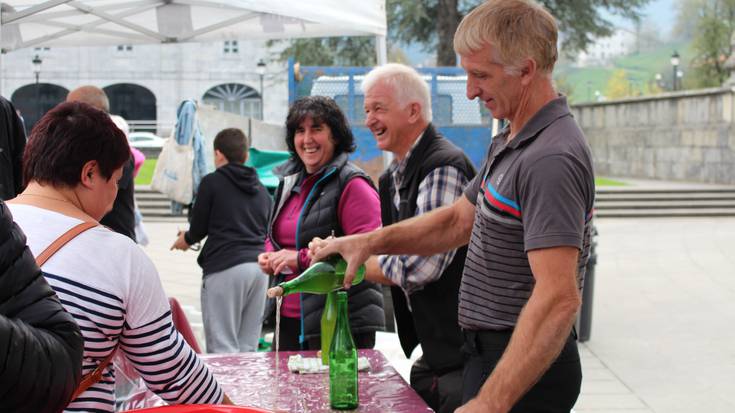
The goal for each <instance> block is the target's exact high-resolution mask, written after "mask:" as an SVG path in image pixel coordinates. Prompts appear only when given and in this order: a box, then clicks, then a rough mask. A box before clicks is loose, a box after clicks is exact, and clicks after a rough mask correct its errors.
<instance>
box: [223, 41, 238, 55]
mask: <svg viewBox="0 0 735 413" xmlns="http://www.w3.org/2000/svg"><path fill="white" fill-rule="evenodd" d="M223 51H224V52H225V54H237V53H240V45H238V43H237V40H225V46H224V49H223Z"/></svg>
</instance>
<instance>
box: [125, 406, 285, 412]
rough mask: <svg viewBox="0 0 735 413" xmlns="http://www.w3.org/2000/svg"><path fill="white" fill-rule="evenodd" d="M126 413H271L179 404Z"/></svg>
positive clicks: (243, 408)
mask: <svg viewBox="0 0 735 413" xmlns="http://www.w3.org/2000/svg"><path fill="white" fill-rule="evenodd" d="M127 413H273V412H272V411H270V410H264V409H258V408H256V407H240V406H222V405H214V404H180V405H177V406H161V407H151V408H148V409H138V410H128V411H127Z"/></svg>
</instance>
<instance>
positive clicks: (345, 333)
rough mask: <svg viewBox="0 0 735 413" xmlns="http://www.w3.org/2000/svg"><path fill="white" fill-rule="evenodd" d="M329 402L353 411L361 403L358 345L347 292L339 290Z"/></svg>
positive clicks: (333, 405) (331, 350)
mask: <svg viewBox="0 0 735 413" xmlns="http://www.w3.org/2000/svg"><path fill="white" fill-rule="evenodd" d="M329 404H330V405H331V406H332V408H333V409H337V410H352V409H356V408H357V405H358V394H357V346H355V341H354V340H353V339H352V334H351V333H350V319H349V316H348V314H347V293H346V292H344V291H340V292H338V293H337V324H336V326H335V329H334V337H333V338H332V345H331V346H330V348H329Z"/></svg>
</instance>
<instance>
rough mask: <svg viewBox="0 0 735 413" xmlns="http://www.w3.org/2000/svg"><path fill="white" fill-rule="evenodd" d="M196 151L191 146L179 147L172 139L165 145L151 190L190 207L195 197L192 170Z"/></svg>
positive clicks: (154, 173) (159, 157) (154, 174)
mask: <svg viewBox="0 0 735 413" xmlns="http://www.w3.org/2000/svg"><path fill="white" fill-rule="evenodd" d="M193 165H194V149H193V148H192V146H191V145H179V144H178V143H176V139H174V138H173V137H170V138H168V139H167V140H166V143H164V144H163V148H162V149H161V153H160V155H159V156H158V161H157V162H156V169H155V170H154V171H153V179H152V180H151V189H153V190H154V191H158V192H160V193H162V194H164V195H166V196H167V197H168V198H169V199H172V200H174V201H176V202H179V203H182V204H184V205H188V204H190V203H191V199H192V196H193V185H194V184H193V182H192V168H193Z"/></svg>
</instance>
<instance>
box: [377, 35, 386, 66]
mask: <svg viewBox="0 0 735 413" xmlns="http://www.w3.org/2000/svg"><path fill="white" fill-rule="evenodd" d="M375 53H377V57H378V59H377V62H378V66H382V65H384V64H386V63H388V46H387V45H386V42H385V36H375Z"/></svg>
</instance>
